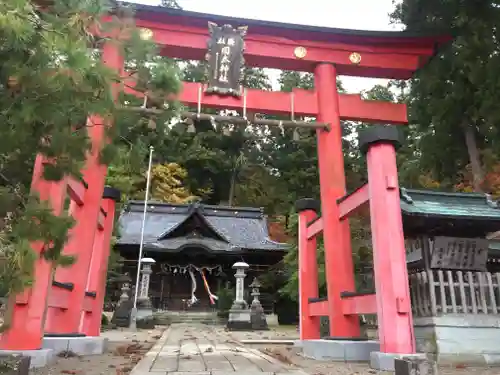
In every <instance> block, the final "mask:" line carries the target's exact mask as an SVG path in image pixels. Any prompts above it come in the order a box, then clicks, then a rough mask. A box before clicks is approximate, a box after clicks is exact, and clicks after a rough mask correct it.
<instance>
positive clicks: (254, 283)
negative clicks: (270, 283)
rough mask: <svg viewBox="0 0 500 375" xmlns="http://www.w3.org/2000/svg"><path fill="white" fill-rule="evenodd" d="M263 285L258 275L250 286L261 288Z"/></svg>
mask: <svg viewBox="0 0 500 375" xmlns="http://www.w3.org/2000/svg"><path fill="white" fill-rule="evenodd" d="M260 287H261V285H260V282H259V279H257V278H256V277H255V278H254V279H253V281H252V283H251V284H250V288H260Z"/></svg>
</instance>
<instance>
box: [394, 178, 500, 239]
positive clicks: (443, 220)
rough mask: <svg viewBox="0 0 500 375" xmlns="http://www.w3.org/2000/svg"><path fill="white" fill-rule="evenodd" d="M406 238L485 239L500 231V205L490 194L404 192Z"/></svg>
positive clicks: (402, 202) (403, 212) (429, 191)
mask: <svg viewBox="0 0 500 375" xmlns="http://www.w3.org/2000/svg"><path fill="white" fill-rule="evenodd" d="M400 195H401V211H402V214H403V227H404V232H405V235H407V236H408V235H410V236H411V235H421V234H428V235H449V236H453V237H484V236H486V235H487V234H488V233H491V232H495V231H498V230H500V205H499V204H498V202H495V201H493V200H492V199H491V197H490V196H489V195H487V194H480V193H449V192H439V191H432V190H413V189H404V188H401V194H400Z"/></svg>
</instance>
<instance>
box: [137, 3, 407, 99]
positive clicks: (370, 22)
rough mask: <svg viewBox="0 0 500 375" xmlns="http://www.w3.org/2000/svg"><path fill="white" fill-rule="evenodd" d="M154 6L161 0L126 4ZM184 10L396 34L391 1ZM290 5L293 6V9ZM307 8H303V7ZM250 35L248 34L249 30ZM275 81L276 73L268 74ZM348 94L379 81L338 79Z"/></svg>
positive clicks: (188, 7) (230, 5)
mask: <svg viewBox="0 0 500 375" xmlns="http://www.w3.org/2000/svg"><path fill="white" fill-rule="evenodd" d="M130 1H133V2H135V3H141V4H148V5H158V4H159V3H160V2H161V0H130ZM178 3H179V5H180V6H181V7H182V8H183V9H185V10H191V11H195V12H201V13H210V14H218V15H224V16H231V17H238V18H250V19H260V20H263V21H275V22H287V23H295V24H302V25H311V26H325V27H335V28H344V29H358V30H398V26H395V25H390V21H389V13H391V12H392V10H393V9H394V5H393V0H307V1H305V2H304V1H300V2H299V1H294V0H246V1H245V0H178ZM293 3H296V5H295V6H294V5H293ZM305 5H307V6H305ZM249 31H250V32H251V30H249ZM269 73H270V76H271V79H272V80H273V81H276V72H273V71H269ZM341 79H342V82H343V84H344V87H345V88H346V89H347V91H348V92H350V93H358V92H361V91H363V90H369V89H370V88H371V87H373V86H374V85H375V84H377V83H382V84H384V83H385V82H387V81H386V80H382V79H370V78H361V77H341Z"/></svg>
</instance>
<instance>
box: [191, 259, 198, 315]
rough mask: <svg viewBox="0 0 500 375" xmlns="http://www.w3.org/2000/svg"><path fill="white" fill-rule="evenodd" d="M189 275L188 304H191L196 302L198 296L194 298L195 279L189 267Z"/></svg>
mask: <svg viewBox="0 0 500 375" xmlns="http://www.w3.org/2000/svg"><path fill="white" fill-rule="evenodd" d="M189 276H191V299H190V300H189V306H193V305H194V304H195V303H196V302H198V298H196V296H195V294H194V293H195V292H196V279H195V277H194V273H193V270H192V269H191V268H189Z"/></svg>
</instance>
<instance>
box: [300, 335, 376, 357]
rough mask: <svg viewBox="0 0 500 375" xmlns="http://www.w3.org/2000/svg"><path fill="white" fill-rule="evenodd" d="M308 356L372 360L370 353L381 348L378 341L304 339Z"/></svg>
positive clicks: (305, 353)
mask: <svg viewBox="0 0 500 375" xmlns="http://www.w3.org/2000/svg"><path fill="white" fill-rule="evenodd" d="M301 346H302V351H303V353H304V355H305V356H306V357H309V358H312V359H317V360H328V361H342V362H359V361H366V362H368V361H369V360H370V353H371V352H374V351H378V350H380V344H379V342H378V341H369V340H366V341H350V340H303V341H302V342H301Z"/></svg>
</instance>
